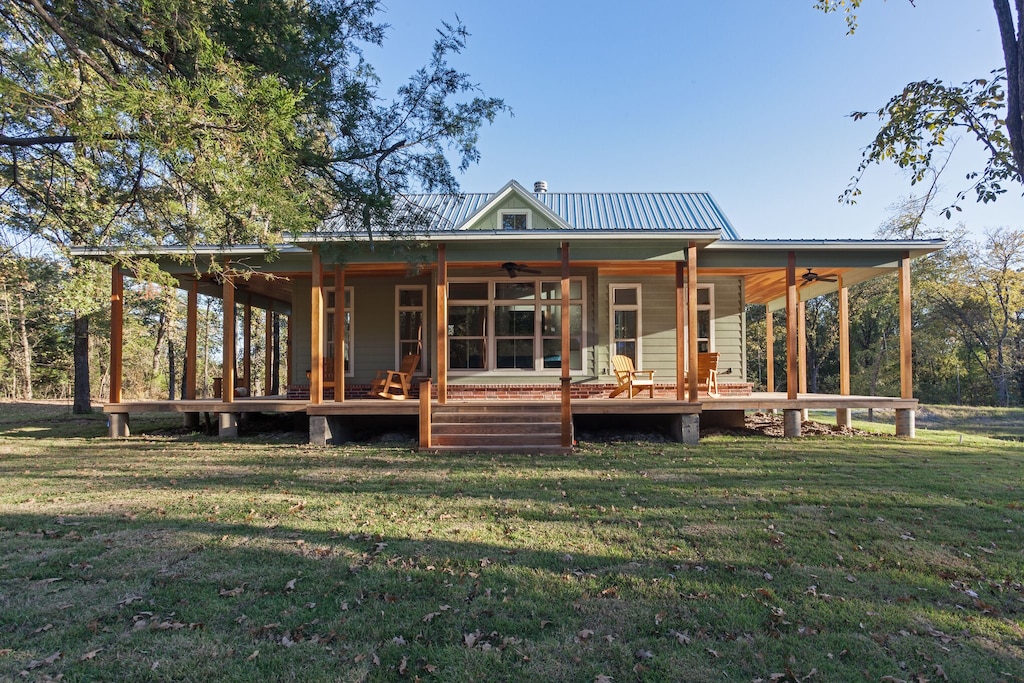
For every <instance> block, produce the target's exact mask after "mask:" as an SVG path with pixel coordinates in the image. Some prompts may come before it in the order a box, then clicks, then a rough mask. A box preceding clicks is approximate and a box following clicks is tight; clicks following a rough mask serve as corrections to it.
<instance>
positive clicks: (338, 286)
mask: <svg viewBox="0 0 1024 683" xmlns="http://www.w3.org/2000/svg"><path fill="white" fill-rule="evenodd" d="M344 401H345V271H344V270H342V268H341V264H340V263H335V264H334V402H335V403H343V402H344Z"/></svg>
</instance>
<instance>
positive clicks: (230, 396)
mask: <svg viewBox="0 0 1024 683" xmlns="http://www.w3.org/2000/svg"><path fill="white" fill-rule="evenodd" d="M230 268H231V263H230V262H228V263H225V264H224V284H223V286H222V290H221V291H222V292H223V294H222V295H221V296H222V300H223V303H224V343H223V344H221V350H222V353H221V371H220V376H221V380H220V382H221V383H220V396H221V400H222V401H223V402H224V403H233V402H234V400H235V283H234V281H233V280H232V279H231V276H230V275H229V274H228V272H227V271H228V270H229V269H230Z"/></svg>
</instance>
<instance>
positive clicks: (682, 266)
mask: <svg viewBox="0 0 1024 683" xmlns="http://www.w3.org/2000/svg"><path fill="white" fill-rule="evenodd" d="M685 332H686V262H685V261H676V400H677V401H685V400H686V335H685Z"/></svg>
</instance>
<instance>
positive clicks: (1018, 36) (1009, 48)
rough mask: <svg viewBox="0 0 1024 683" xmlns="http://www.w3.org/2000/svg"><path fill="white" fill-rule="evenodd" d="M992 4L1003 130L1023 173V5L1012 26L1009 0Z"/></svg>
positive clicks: (1023, 173) (1020, 4) (1019, 6)
mask: <svg viewBox="0 0 1024 683" xmlns="http://www.w3.org/2000/svg"><path fill="white" fill-rule="evenodd" d="M993 5H994V6H995V10H996V18H997V20H998V22H999V37H1000V40H1001V42H1002V44H1003V56H1004V58H1005V60H1006V132H1007V133H1008V134H1009V138H1010V150H1011V152H1012V154H1013V160H1014V165H1015V166H1016V168H1017V172H1018V174H1021V175H1024V11H1022V10H1024V7H1022V3H1021V2H1020V1H1019V0H1018V2H1017V13H1018V14H1017V25H1016V26H1014V24H1013V10H1011V9H1010V2H1009V0H993ZM1018 179H1019V180H1022V179H1020V178H1018Z"/></svg>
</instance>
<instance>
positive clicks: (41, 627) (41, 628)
mask: <svg viewBox="0 0 1024 683" xmlns="http://www.w3.org/2000/svg"><path fill="white" fill-rule="evenodd" d="M51 628H53V624H47V625H46V626H40V627H39V628H37V629H36V630H35V631H32V635H35V634H37V633H45V632H46V631H49V630H50V629H51Z"/></svg>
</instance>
